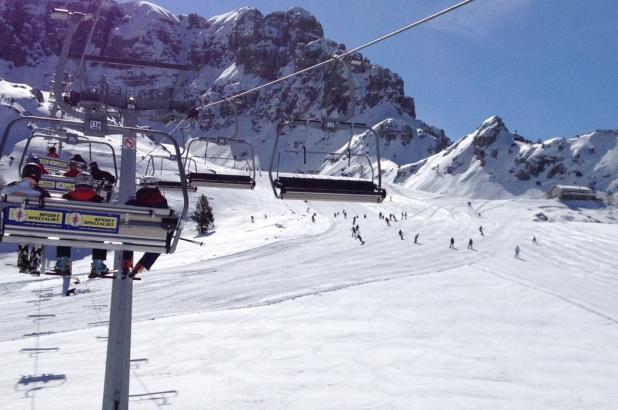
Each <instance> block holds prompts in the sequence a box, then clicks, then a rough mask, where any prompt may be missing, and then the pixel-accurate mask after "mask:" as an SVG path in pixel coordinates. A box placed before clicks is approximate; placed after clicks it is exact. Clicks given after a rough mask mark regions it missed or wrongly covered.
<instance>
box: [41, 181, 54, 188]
mask: <svg viewBox="0 0 618 410" xmlns="http://www.w3.org/2000/svg"><path fill="white" fill-rule="evenodd" d="M39 186H40V187H41V188H45V189H54V188H55V187H56V183H55V182H54V181H46V180H44V179H42V180H40V181H39Z"/></svg>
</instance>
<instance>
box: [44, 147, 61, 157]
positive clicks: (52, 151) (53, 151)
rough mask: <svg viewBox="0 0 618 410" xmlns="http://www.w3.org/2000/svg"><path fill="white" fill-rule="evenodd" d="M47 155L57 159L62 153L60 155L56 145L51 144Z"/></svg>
mask: <svg viewBox="0 0 618 410" xmlns="http://www.w3.org/2000/svg"><path fill="white" fill-rule="evenodd" d="M47 157H48V158H56V159H58V158H60V155H58V153H57V152H56V146H55V145H50V146H49V148H47Z"/></svg>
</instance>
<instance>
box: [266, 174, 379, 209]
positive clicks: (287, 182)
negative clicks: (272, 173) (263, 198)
mask: <svg viewBox="0 0 618 410" xmlns="http://www.w3.org/2000/svg"><path fill="white" fill-rule="evenodd" d="M274 183H275V186H276V187H277V188H279V190H280V193H279V197H280V198H281V199H302V200H321V201H346V202H373V203H380V202H382V201H383V200H384V198H386V191H385V190H384V189H382V188H379V187H378V186H377V185H376V184H374V183H373V182H372V181H366V180H349V179H326V178H303V177H285V176H280V177H279V178H277V180H275V181H274Z"/></svg>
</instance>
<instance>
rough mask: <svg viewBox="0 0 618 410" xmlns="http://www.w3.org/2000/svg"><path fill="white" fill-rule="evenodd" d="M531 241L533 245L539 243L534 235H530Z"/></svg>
mask: <svg viewBox="0 0 618 410" xmlns="http://www.w3.org/2000/svg"><path fill="white" fill-rule="evenodd" d="M532 243H533V244H534V245H538V244H539V243H538V242H537V241H536V236H533V237H532Z"/></svg>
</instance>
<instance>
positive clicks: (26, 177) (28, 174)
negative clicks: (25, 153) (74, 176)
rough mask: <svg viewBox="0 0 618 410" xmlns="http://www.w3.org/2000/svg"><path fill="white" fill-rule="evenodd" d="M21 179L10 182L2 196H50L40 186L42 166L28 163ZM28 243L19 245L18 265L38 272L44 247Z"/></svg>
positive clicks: (32, 271) (25, 270)
mask: <svg viewBox="0 0 618 410" xmlns="http://www.w3.org/2000/svg"><path fill="white" fill-rule="evenodd" d="M21 178H22V179H21V181H14V182H11V183H9V184H8V185H7V186H5V187H4V188H3V189H2V192H1V194H2V196H5V195H15V196H23V197H28V198H36V199H41V198H49V197H50V195H49V192H47V191H46V190H45V189H43V188H41V187H40V186H39V181H40V180H41V168H40V167H39V166H38V165H37V164H35V163H28V164H26V165H25V166H24V168H23V169H22V170H21ZM28 248H29V245H28V244H22V243H20V244H18V245H17V267H18V268H19V271H20V272H22V273H28V272H30V273H38V272H39V268H40V264H41V253H42V250H43V247H42V246H40V245H32V249H31V250H30V251H29V250H28Z"/></svg>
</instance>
